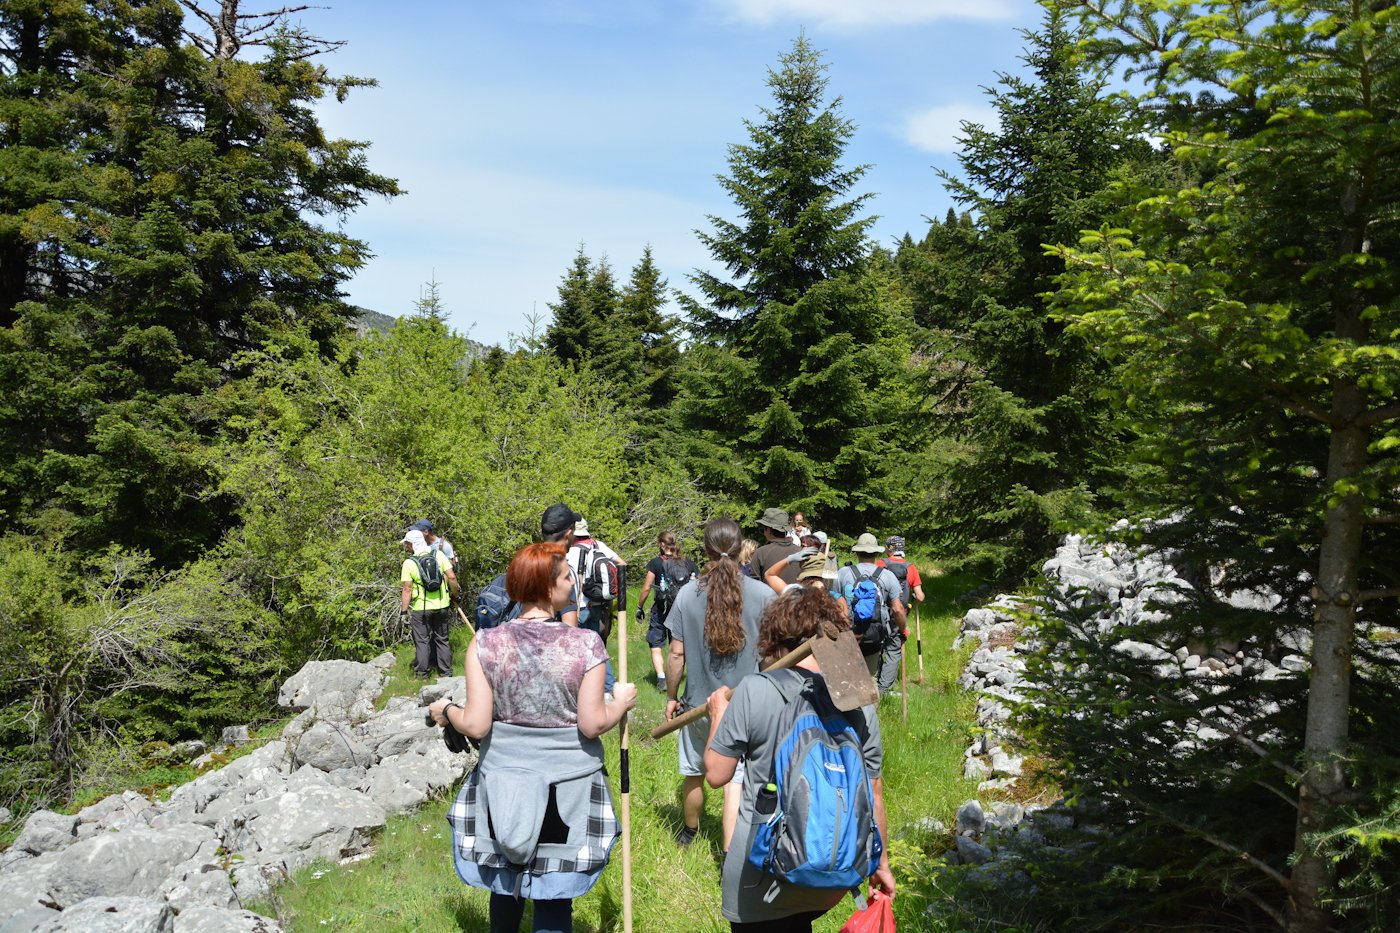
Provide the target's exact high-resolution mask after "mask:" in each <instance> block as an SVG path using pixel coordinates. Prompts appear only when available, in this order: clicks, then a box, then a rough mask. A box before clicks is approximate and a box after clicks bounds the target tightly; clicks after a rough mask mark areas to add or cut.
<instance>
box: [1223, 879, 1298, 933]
mask: <svg viewBox="0 0 1400 933" xmlns="http://www.w3.org/2000/svg"><path fill="white" fill-rule="evenodd" d="M1225 893H1226V894H1233V895H1235V896H1237V897H1242V898H1244V899H1245V900H1247V901H1249V902H1250V903H1251V904H1253V905H1254V906H1255V907H1258V908H1259V909H1260V910H1262V911H1263V912H1264V913H1266V914H1268V915H1269V919H1271V920H1273V921H1274V923H1277V924H1278V925H1279V928H1280V929H1284V928H1286V927H1287V926H1288V918H1287V916H1286V915H1285V914H1284V912H1283V911H1281V910H1279V909H1278V908H1277V907H1275V906H1273V905H1272V904H1270V903H1269V902H1268V901H1266V900H1264V899H1263V898H1262V897H1260V896H1259V895H1258V894H1255V893H1254V892H1253V891H1251V890H1249V889H1248V888H1242V887H1240V886H1239V885H1237V884H1231V883H1230V882H1228V881H1227V882H1225Z"/></svg>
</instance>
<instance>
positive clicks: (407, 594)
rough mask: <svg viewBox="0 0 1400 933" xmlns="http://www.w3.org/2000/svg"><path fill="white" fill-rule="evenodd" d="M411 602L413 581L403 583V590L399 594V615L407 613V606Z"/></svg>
mask: <svg viewBox="0 0 1400 933" xmlns="http://www.w3.org/2000/svg"><path fill="white" fill-rule="evenodd" d="M412 602H413V581H412V580H405V581H403V588H402V590H401V591H400V592H399V613H400V614H402V613H405V612H407V611H408V607H409V605H410V604H411V603H412Z"/></svg>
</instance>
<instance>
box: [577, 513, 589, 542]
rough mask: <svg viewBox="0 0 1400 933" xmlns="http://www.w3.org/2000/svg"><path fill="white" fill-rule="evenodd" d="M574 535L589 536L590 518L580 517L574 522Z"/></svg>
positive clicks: (579, 536) (578, 536)
mask: <svg viewBox="0 0 1400 933" xmlns="http://www.w3.org/2000/svg"><path fill="white" fill-rule="evenodd" d="M574 536H575V537H577V538H586V537H588V519H586V518H580V519H579V520H578V521H576V522H574Z"/></svg>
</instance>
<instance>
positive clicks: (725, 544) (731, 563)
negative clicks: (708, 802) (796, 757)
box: [666, 518, 775, 852]
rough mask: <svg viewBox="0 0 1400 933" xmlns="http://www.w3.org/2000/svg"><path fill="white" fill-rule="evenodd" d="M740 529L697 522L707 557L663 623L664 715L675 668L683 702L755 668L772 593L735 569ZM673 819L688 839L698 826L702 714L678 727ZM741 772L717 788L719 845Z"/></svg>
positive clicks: (672, 712)
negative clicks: (666, 635)
mask: <svg viewBox="0 0 1400 933" xmlns="http://www.w3.org/2000/svg"><path fill="white" fill-rule="evenodd" d="M743 544H744V536H743V533H742V532H741V531H740V530H739V523H738V522H736V521H734V519H732V518H716V519H712V520H711V521H709V522H707V523H706V525H705V535H704V548H705V556H706V557H707V558H708V559H709V562H708V563H707V564H706V566H705V569H704V570H702V571H700V576H699V577H697V578H695V579H693V580H691V581H690V582H689V583H687V584H686V585H685V586H683V587H681V589H680V592H678V593H677V594H676V596H675V602H674V604H673V605H672V608H671V612H670V615H668V616H667V617H666V629H667V631H668V632H670V633H671V648H670V652H669V653H668V654H667V656H666V718H667V719H673V718H675V716H676V714H677V713H678V712H680V711H681V703H680V701H679V699H678V697H679V696H680V695H681V694H680V686H681V675H682V674H684V675H685V694H684V697H685V708H686V709H689V708H691V707H693V706H699V705H702V704H704V703H705V702H706V701H707V700H708V699H709V696H710V694H711V693H713V692H714V691H716V690H718V689H719V688H720V687H731V688H732V687H737V686H738V685H739V681H741V680H743V679H744V677H745V676H747V675H749V674H754V673H757V672H758V620H759V619H760V618H762V616H763V610H764V609H766V608H768V604H769V603H771V602H772V601H773V599H774V596H775V594H774V593H773V591H772V590H771V589H770V588H768V587H767V586H764V585H763V584H762V583H759V582H758V581H757V580H755V579H753V578H752V577H748V576H745V575H743V574H741V573H740V572H739V550H740V548H742V547H743ZM678 735H679V738H680V743H679V757H680V772H681V776H682V778H683V782H682V786H681V816H682V819H683V820H684V824H685V825H684V826H682V827H681V831H680V833H679V835H678V836H677V837H676V841H677V842H678V843H679V844H680V845H682V846H688V845H690V843H691V842H693V841H694V840H695V835H696V833H698V832H699V830H700V813H701V811H702V810H703V809H704V807H705V778H704V774H705V743H706V741H707V740H708V739H709V726H708V724H706V723H705V722H704V721H703V720H702V721H700V722H696V723H692V724H691V725H690V726H687V727H686V728H684V729H682V730H681V731H680V732H679V733H678ZM743 780H744V773H743V770H742V768H741V769H739V770H736V772H735V774H734V778H733V780H732V781H731V782H730V783H729V784H727V785H726V786H725V788H724V818H723V820H722V821H721V826H722V830H723V834H722V838H723V845H724V850H725V851H726V852H727V851H729V839H730V837H731V836H733V834H734V824H735V822H736V821H737V819H738V816H739V798H740V792H741V790H742V785H743Z"/></svg>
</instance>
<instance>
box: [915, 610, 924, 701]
mask: <svg viewBox="0 0 1400 933" xmlns="http://www.w3.org/2000/svg"><path fill="white" fill-rule="evenodd" d="M920 605H921V604H920V603H915V604H914V648H915V649H916V650H917V651H918V652H919V683H923V682H924V623H923V621H922V620H921V619H920V618H919V606H920Z"/></svg>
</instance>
